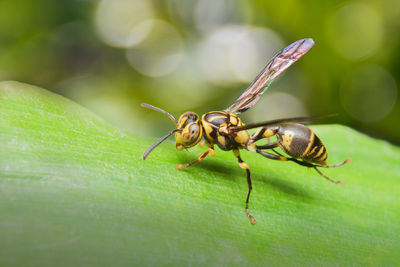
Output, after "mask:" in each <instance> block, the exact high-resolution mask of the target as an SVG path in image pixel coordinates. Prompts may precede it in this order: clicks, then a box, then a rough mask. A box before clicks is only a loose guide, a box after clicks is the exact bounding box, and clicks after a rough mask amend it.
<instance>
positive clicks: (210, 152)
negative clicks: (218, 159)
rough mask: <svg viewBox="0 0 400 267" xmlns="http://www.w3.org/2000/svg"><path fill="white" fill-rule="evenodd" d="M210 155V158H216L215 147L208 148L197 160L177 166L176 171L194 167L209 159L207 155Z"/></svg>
mask: <svg viewBox="0 0 400 267" xmlns="http://www.w3.org/2000/svg"><path fill="white" fill-rule="evenodd" d="M208 154H210V156H214V155H215V151H214V148H213V147H210V148H208V149H207V150H206V151H204V152H203V153H201V154H200V155H199V156H198V157H197V159H196V160H194V161H192V162H189V163H186V164H180V165H178V166H176V169H177V170H179V169H182V168H186V167H189V166H192V165H193V164H196V163H197V162H200V161H202V160H203V159H204V158H205V157H207V155H208Z"/></svg>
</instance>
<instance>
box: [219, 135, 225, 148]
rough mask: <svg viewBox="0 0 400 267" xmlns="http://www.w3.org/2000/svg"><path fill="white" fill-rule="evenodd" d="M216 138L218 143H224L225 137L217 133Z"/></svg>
mask: <svg viewBox="0 0 400 267" xmlns="http://www.w3.org/2000/svg"><path fill="white" fill-rule="evenodd" d="M217 139H218V143H220V144H221V145H223V146H225V145H226V142H225V140H226V139H225V137H224V136H222V135H218V137H217Z"/></svg>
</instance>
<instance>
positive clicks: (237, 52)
mask: <svg viewBox="0 0 400 267" xmlns="http://www.w3.org/2000/svg"><path fill="white" fill-rule="evenodd" d="M281 48H282V42H281V41H280V38H279V36H278V35H277V34H275V33H274V32H273V31H271V30H267V29H263V28H251V27H248V26H238V25H226V26H224V27H220V28H218V29H216V30H215V31H214V32H212V33H211V34H210V35H208V36H207V37H206V38H205V40H204V41H203V43H202V44H201V46H200V52H199V56H200V59H199V62H200V65H201V69H202V71H203V73H204V75H205V78H206V79H207V80H209V81H211V82H212V83H214V84H217V85H226V84H230V83H236V82H243V81H246V82H250V81H251V80H253V79H254V78H255V77H256V76H257V74H258V73H259V72H260V71H261V69H262V68H263V67H264V66H265V65H266V64H267V62H268V60H269V59H271V57H272V55H273V54H275V53H276V52H278V51H279V49H281Z"/></svg>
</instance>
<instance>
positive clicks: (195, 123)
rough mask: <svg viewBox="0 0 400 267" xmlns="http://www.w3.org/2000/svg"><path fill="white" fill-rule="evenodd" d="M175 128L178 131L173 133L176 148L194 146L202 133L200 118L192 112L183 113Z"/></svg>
mask: <svg viewBox="0 0 400 267" xmlns="http://www.w3.org/2000/svg"><path fill="white" fill-rule="evenodd" d="M177 129H179V131H177V132H176V133H175V139H176V148H177V149H178V150H182V149H184V148H189V147H192V146H195V145H196V144H197V143H198V142H199V141H200V139H201V137H202V135H203V128H202V127H201V123H200V118H199V116H198V115H197V114H196V113H194V112H185V113H183V114H182V115H181V117H180V118H179V120H178V123H177Z"/></svg>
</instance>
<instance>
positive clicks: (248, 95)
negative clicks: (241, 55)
mask: <svg viewBox="0 0 400 267" xmlns="http://www.w3.org/2000/svg"><path fill="white" fill-rule="evenodd" d="M313 46H314V41H313V39H311V38H306V39H301V40H298V41H296V42H294V43H292V44H291V45H289V46H288V47H286V48H284V49H283V50H281V51H280V52H278V53H277V54H276V55H275V56H274V57H273V58H272V59H271V61H270V62H269V63H268V64H267V66H266V67H265V68H264V69H263V70H262V71H261V73H260V74H258V76H257V77H256V79H255V80H254V81H253V82H252V83H251V84H250V86H249V87H247V89H246V90H245V91H244V92H243V94H242V95H241V96H239V98H238V99H237V100H236V101H235V103H233V104H232V105H231V106H230V107H229V108H228V109H226V111H229V112H235V113H241V112H244V111H246V110H248V109H249V108H251V107H252V106H254V105H255V104H256V103H257V101H258V100H259V99H260V97H261V95H262V94H263V93H264V92H265V91H266V90H267V89H268V87H269V86H270V85H271V83H272V82H273V81H274V79H275V78H276V77H278V76H279V75H280V74H281V73H282V72H284V71H285V70H286V69H287V68H289V67H290V66H291V65H292V64H293V63H294V62H296V61H297V60H298V59H299V58H301V57H302V56H303V55H304V54H305V53H307V52H308V51H309V50H310V49H311V48H312V47H313Z"/></svg>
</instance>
